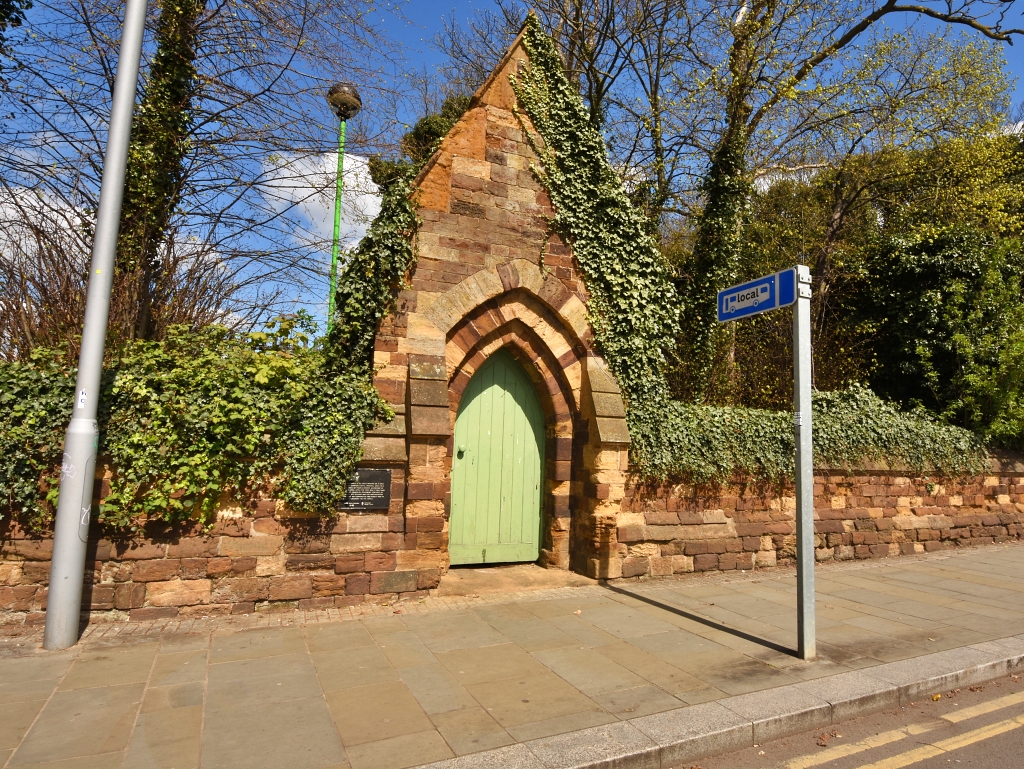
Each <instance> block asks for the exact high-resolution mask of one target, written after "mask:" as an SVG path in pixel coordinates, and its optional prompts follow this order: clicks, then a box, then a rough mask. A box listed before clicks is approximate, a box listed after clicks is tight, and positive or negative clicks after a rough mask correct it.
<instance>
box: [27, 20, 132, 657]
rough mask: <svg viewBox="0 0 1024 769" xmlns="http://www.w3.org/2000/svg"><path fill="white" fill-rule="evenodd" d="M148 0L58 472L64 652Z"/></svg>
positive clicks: (55, 588)
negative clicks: (68, 423) (73, 400)
mask: <svg viewBox="0 0 1024 769" xmlns="http://www.w3.org/2000/svg"><path fill="white" fill-rule="evenodd" d="M146 5H147V0H128V5H127V10H126V11H125V16H124V29H123V30H122V32H121V51H120V54H119V55H118V60H117V77H116V78H115V80H114V104H113V108H112V110H111V113H110V129H109V134H108V136H107V152H106V156H105V157H104V160H103V180H102V182H101V184H100V205H99V209H98V211H97V214H96V238H95V240H94V241H93V246H92V264H91V265H90V268H89V290H88V295H87V297H86V302H85V326H84V327H83V329H82V350H81V352H80V354H79V357H78V379H77V380H76V383H75V402H74V405H73V407H72V412H71V424H70V425H68V431H67V435H66V436H65V438H64V459H63V463H62V466H61V474H60V497H59V498H58V500H57V521H56V524H55V525H54V535H53V562H52V564H51V566H50V591H49V594H48V595H47V600H46V628H45V630H44V631H43V648H44V649H66V648H68V647H69V646H73V645H74V644H75V643H76V642H77V641H78V621H79V617H80V615H81V610H82V583H83V581H84V579H85V550H86V545H87V544H88V541H89V519H90V517H91V513H92V487H93V481H94V478H93V475H94V470H95V467H96V449H97V441H98V439H99V429H98V428H97V425H96V410H97V406H98V405H99V399H100V375H101V373H102V371H103V347H104V345H105V344H106V337H107V318H108V315H109V314H110V287H111V282H112V281H113V279H114V252H115V251H116V249H117V231H118V229H119V227H120V223H121V199H122V197H123V195H124V175H125V169H126V168H127V165H128V140H129V138H130V137H131V130H132V113H133V112H134V110H135V90H136V88H137V87H138V82H139V61H140V58H141V56H142V35H143V32H144V31H145V25H146Z"/></svg>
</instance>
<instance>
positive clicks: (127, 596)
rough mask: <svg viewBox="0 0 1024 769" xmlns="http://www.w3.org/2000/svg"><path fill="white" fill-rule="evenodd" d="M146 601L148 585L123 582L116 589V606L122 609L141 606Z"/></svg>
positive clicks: (126, 609)
mask: <svg viewBox="0 0 1024 769" xmlns="http://www.w3.org/2000/svg"><path fill="white" fill-rule="evenodd" d="M145 602H146V586H145V585H133V584H132V583H130V582H123V583H121V584H120V585H117V586H116V587H115V589H114V608H115V609H120V610H121V611H128V610H129V609H138V608H141V607H142V606H143V605H144V604H145Z"/></svg>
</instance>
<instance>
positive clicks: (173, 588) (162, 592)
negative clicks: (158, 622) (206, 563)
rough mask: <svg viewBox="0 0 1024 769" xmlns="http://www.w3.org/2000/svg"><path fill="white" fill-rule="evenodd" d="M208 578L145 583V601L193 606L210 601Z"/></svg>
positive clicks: (152, 604) (167, 604) (163, 604)
mask: <svg viewBox="0 0 1024 769" xmlns="http://www.w3.org/2000/svg"><path fill="white" fill-rule="evenodd" d="M210 586H211V582H210V580H208V579H189V580H180V579H172V580H168V581H166V582H150V583H148V584H147V585H146V602H147V603H148V604H149V605H150V606H163V607H167V606H194V605H196V604H205V603H210Z"/></svg>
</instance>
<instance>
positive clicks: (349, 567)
mask: <svg viewBox="0 0 1024 769" xmlns="http://www.w3.org/2000/svg"><path fill="white" fill-rule="evenodd" d="M363 563H364V557H363V555H361V554H360V555H339V556H338V557H337V558H336V559H335V560H334V571H335V573H336V574H351V573H353V572H357V571H365V568H364V566H363Z"/></svg>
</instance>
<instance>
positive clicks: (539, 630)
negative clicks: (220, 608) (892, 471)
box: [0, 543, 1024, 769]
mask: <svg viewBox="0 0 1024 769" xmlns="http://www.w3.org/2000/svg"><path fill="white" fill-rule="evenodd" d="M517 568H519V569H523V568H525V567H517ZM472 571H473V572H476V576H474V574H473V573H471V572H468V571H465V570H459V571H457V572H453V573H454V574H455V577H454V582H457V583H458V584H457V585H456V586H455V587H453V588H450V589H445V588H444V587H442V589H441V590H440V591H439V594H438V596H437V597H434V598H428V599H422V600H419V601H408V602H402V603H398V604H393V605H390V606H385V605H381V606H364V607H351V608H350V609H347V610H338V609H332V610H326V611H320V612H303V613H300V612H288V613H280V614H260V615H253V616H250V617H224V618H208V619H203V618H198V619H194V620H187V621H151V622H147V623H131V622H118V623H94V624H92V625H90V626H89V627H88V628H87V629H86V631H85V633H84V635H83V639H82V642H81V643H79V644H78V645H77V646H76V647H74V648H73V649H70V650H67V651H61V652H45V651H42V650H41V649H40V648H39V642H40V640H41V632H40V630H39V629H37V628H24V627H21V628H14V627H7V628H0V636H4V637H3V638H0V766H3V767H32V768H34V769H42V768H43V767H46V769H93V768H94V767H96V768H99V767H103V768H104V769H106V768H107V767H122V769H124V768H127V767H132V768H134V767H168V768H173V769H190V768H192V767H202V768H203V769H219V768H220V767H246V769H260V768H261V767H271V766H273V767H280V766H287V767H289V769H306V768H308V769H319V768H323V769H326V768H327V767H331V768H332V769H404V768H405V767H413V766H421V765H430V766H431V767H432V769H470V768H472V769H476V768H477V767H480V768H481V769H485V768H486V767H492V766H493V767H501V768H502V769H527V768H528V769H562V768H563V767H564V768H565V769H569V767H579V768H580V769H582V767H593V768H594V769H598V768H599V767H608V768H609V769H610V768H611V767H620V768H622V769H627V768H629V769H632V768H633V767H637V768H642V769H647V768H648V767H650V768H659V769H668V768H669V767H675V766H678V765H680V764H682V763H684V762H687V761H691V760H694V759H696V758H699V757H701V756H706V755H712V754H716V753H722V752H724V751H729V750H736V749H742V748H744V747H750V746H752V745H753V744H754V743H761V742H763V741H766V740H771V739H776V738H778V737H782V736H784V735H786V734H795V733H798V732H801V731H804V730H807V729H818V728H822V727H824V726H826V725H829V724H833V723H839V722H842V721H845V720H847V719H850V718H855V717H859V716H863V715H864V714H866V713H872V712H877V711H881V710H885V709H887V708H889V709H891V708H899V707H900V706H901V705H902V704H905V703H907V702H910V701H914V700H916V699H920V698H921V697H923V696H926V695H928V694H929V693H931V692H933V691H944V690H948V689H952V688H956V687H964V686H969V685H973V684H976V683H978V682H981V681H985V680H989V679H993V678H996V677H999V676H1003V675H1006V674H1007V673H1008V672H1014V671H1017V672H1019V668H1020V666H1021V663H1022V660H1024V545H1022V544H1019V543H1013V544H1008V545H1005V546H989V547H983V548H976V549H964V550H958V551H951V552H943V553H938V554H930V555H926V556H906V557H901V558H895V559H891V560H882V561H873V562H859V563H845V564H827V565H821V566H819V568H818V580H817V582H818V602H817V615H818V654H819V656H818V659H817V660H815V661H813V662H804V661H801V660H799V659H797V658H796V656H795V654H794V653H793V652H792V649H793V648H794V647H795V644H796V597H795V593H796V584H795V573H794V572H793V571H792V570H789V569H784V568H778V569H770V570H765V571H758V572H748V573H745V574H744V573H739V572H735V573H717V574H711V575H688V576H686V577H685V578H681V579H666V580H652V581H648V582H621V581H620V582H618V583H615V584H612V585H598V584H582V585H578V586H573V585H574V584H575V583H573V584H569V585H567V584H564V583H560V584H559V586H556V587H549V586H546V585H547V584H549V583H546V582H545V579H550V577H544V576H543V575H534V576H533V577H530V576H529V575H520V576H516V573H515V571H514V570H510V571H509V573H508V574H504V575H498V576H495V573H494V572H493V571H490V570H472ZM530 582H533V583H534V589H525V587H526V586H527V585H528V583H530ZM516 586H523V588H524V589H521V590H515V589H513V588H514V587H516ZM474 589H476V590H478V591H480V592H470V590H474ZM446 593H447V595H446Z"/></svg>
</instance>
